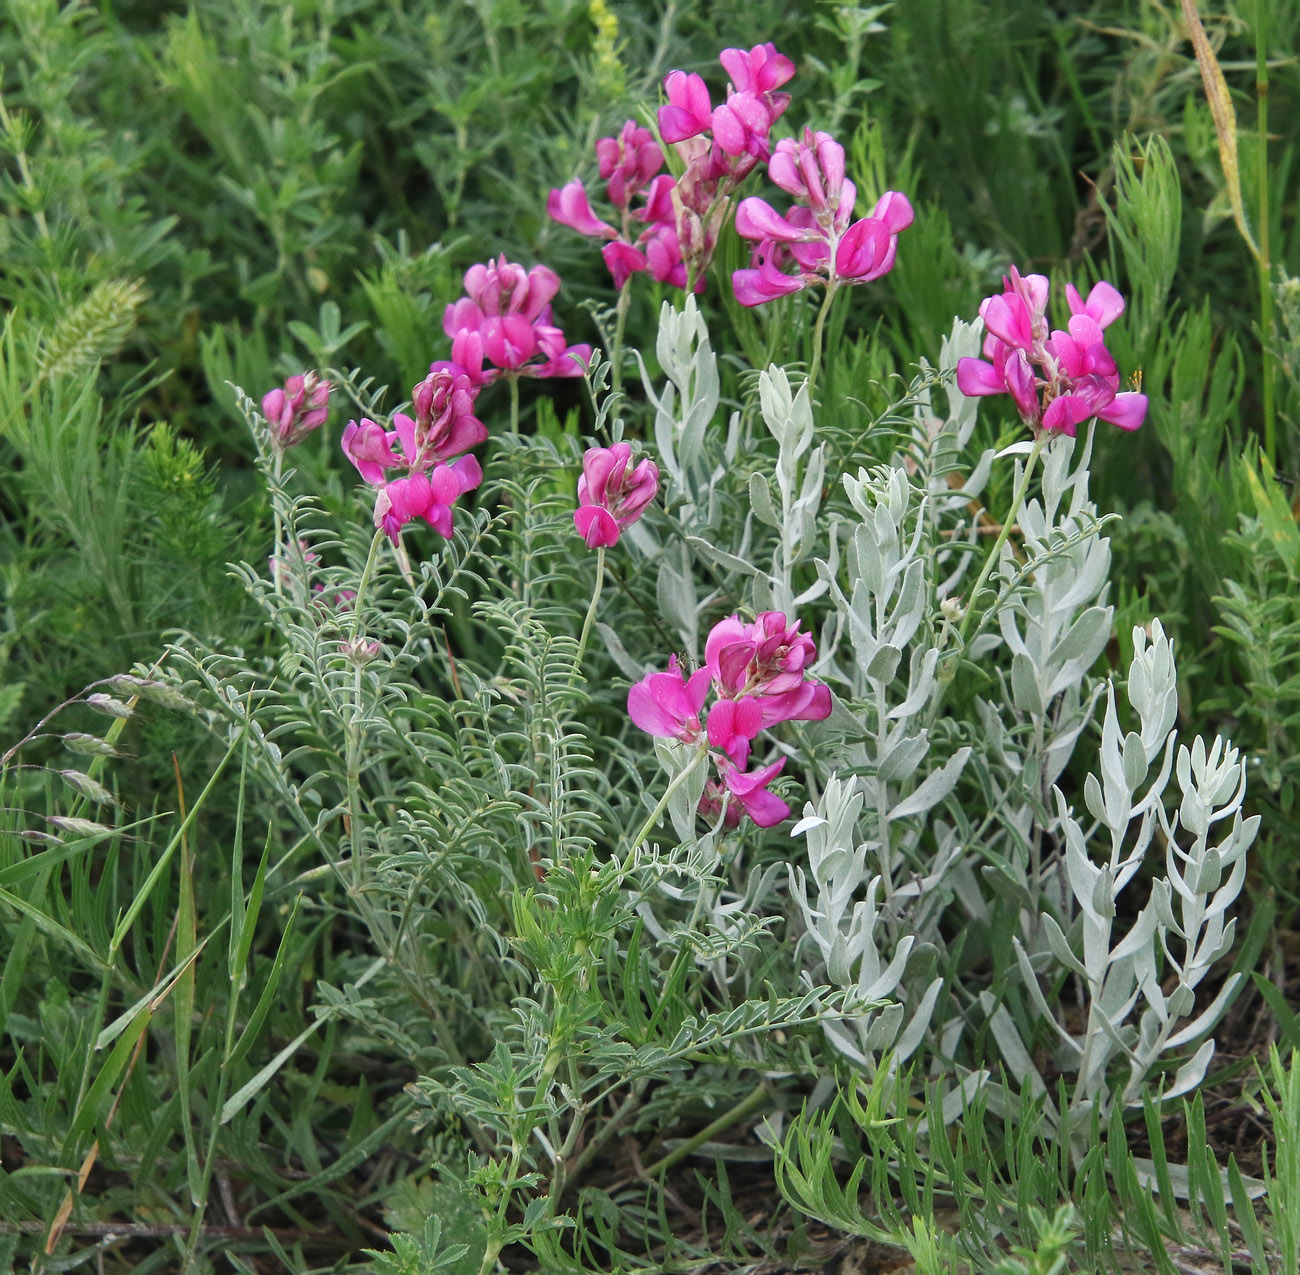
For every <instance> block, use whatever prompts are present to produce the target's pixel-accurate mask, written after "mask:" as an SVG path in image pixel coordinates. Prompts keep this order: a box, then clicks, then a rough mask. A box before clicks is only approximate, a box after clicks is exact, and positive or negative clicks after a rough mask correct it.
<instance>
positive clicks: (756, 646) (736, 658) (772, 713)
mask: <svg viewBox="0 0 1300 1275" xmlns="http://www.w3.org/2000/svg"><path fill="white" fill-rule="evenodd" d="M816 656H817V647H816V644H815V643H814V642H813V640H812V637H811V636H810V635H809V634H807V633H801V632H800V631H799V624H798V622H797V621H796V622H795V623H794V624H793V625H792V624H790V623H789V621H788V620H787V619H786V617H785V614H784V613H783V612H781V611H764V612H762V613H761V614H760V615H759V616H758V617H757V618H756V619H755V620H754V623H753V624H745V623H744V622H743V621H742V620H741V619H740V617H739V616H736V615H733V616H730V617H728V618H727V619H725V620H720V621H719V622H718V623H717V624H715V625H714V626H713V630H712V632H711V633H710V634H709V637H708V640H707V642H706V643H705V647H704V661H705V667H706V668H707V669H708V670H709V672H710V673H711V674H712V675H713V681H714V685H715V686H716V687H717V689H718V693H719V694H720V695H724V696H727V697H729V698H740V697H745V696H753V697H754V699H755V701H756V702H757V704H758V707H759V710H760V716H761V725H762V726H764V727H767V726H773V725H775V724H776V723H777V722H785V721H811V722H819V721H822V720H824V719H825V718H827V717H829V716H830V712H831V693H830V690H829V689H828V688H827V687H826V686H825V685H824V684H823V683H821V682H810V681H808V680H807V679H806V676H805V670H806V669H807V668H808V667H809V665H811V664H812V662H813V660H814V659H815V658H816Z"/></svg>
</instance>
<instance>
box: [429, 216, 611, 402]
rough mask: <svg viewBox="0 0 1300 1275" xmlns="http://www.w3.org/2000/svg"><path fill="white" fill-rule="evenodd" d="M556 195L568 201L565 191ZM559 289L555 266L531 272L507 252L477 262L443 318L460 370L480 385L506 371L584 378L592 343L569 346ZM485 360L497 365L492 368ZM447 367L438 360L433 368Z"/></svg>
mask: <svg viewBox="0 0 1300 1275" xmlns="http://www.w3.org/2000/svg"><path fill="white" fill-rule="evenodd" d="M552 193H553V194H554V195H556V196H558V197H559V201H558V203H563V192H562V191H561V192H552ZM558 203H557V206H558ZM566 206H567V207H569V209H570V211H573V213H574V216H577V217H580V216H581V212H580V210H577V211H574V209H575V205H574V199H573V196H570V197H569V201H568V204H567V205H566ZM602 233H603V232H602ZM559 287H560V279H559V276H558V275H557V274H556V273H555V271H554V270H551V269H548V268H547V267H546V266H534V267H533V268H532V269H531V270H525V269H524V268H523V266H520V265H516V264H514V263H513V262H509V261H507V260H506V259H505V256H504V255H502V256H501V257H499V258H498V259H497V260H496V261H489V262H487V263H486V264H485V265H476V266H471V267H470V268H469V269H468V270H467V271H466V272H465V292H466V295H465V296H463V297H461V299H460V300H459V301H454V302H452V303H451V304H450V305H449V306H448V307H447V309H446V311H445V312H444V313H443V317H442V327H443V331H444V332H446V334H447V335H448V336H449V337H451V361H452V363H453V364H454V365H455V370H458V371H459V372H461V373H463V374H464V375H465V376H466V377H467V378H468V379H469V381H470V383H471V384H472V385H475V386H478V385H485V384H487V383H488V382H489V381H492V380H495V379H496V378H497V377H498V376H501V375H506V376H532V377H553V376H581V375H582V374H583V373H584V372H585V371H586V366H587V364H588V363H589V362H590V361H591V346H590V345H565V342H564V333H563V332H562V331H561V330H560V329H559V328H558V327H556V326H555V324H554V323H553V322H552V318H551V307H550V300H551V298H552V297H553V296H554V295H555V294H556V292H558V291H559ZM485 359H486V360H487V362H488V363H490V364H492V365H493V366H492V367H491V368H489V369H487V370H484V367H483V362H484V360H485ZM447 366H448V365H447V364H446V363H443V362H439V363H434V364H431V365H430V370H431V371H437V370H438V369H439V368H445V367H447Z"/></svg>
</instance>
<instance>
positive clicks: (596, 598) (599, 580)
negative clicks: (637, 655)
mask: <svg viewBox="0 0 1300 1275" xmlns="http://www.w3.org/2000/svg"><path fill="white" fill-rule="evenodd" d="M604 586H605V546H604V545H599V546H598V547H597V549H596V587H595V588H594V589H593V590H592V591H591V605H590V606H589V607H588V608H587V618H586V619H585V620H583V622H582V633H581V634H580V635H579V636H578V653H577V655H575V656H574V657H573V677H572V678H571V679H570V682H569V685H570V686H572V685H573V684H574V683H575V682H576V681H577V680H578V677H579V676H580V674H581V673H582V657H583V656H584V655H585V654H586V653H587V639H588V638H589V637H590V636H591V626H592V624H593V623H594V622H595V619H596V607H597V605H598V604H599V602H600V593H601V590H602V589H603V588H604Z"/></svg>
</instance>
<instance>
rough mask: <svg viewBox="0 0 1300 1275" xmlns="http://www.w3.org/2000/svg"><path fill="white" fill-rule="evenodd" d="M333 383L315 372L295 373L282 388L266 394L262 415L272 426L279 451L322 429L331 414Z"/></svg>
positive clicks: (272, 437) (273, 437) (274, 445)
mask: <svg viewBox="0 0 1300 1275" xmlns="http://www.w3.org/2000/svg"><path fill="white" fill-rule="evenodd" d="M330 389H331V386H330V383H329V382H328V381H323V380H321V379H320V377H319V376H318V375H317V374H316V373H315V372H304V373H303V374H302V375H301V376H291V377H290V378H289V379H288V380H287V381H286V382H285V383H284V389H282V390H271V391H270V393H268V394H265V395H263V396H262V415H263V416H265V417H266V420H267V423H268V424H269V425H270V426H271V444H272V446H273V447H275V448H276V449H277V450H278V451H283V450H284V449H285V448H286V447H292V446H293V445H294V444H295V443H300V442H302V440H303V439H304V438H306V437H307V435H308V434H310V433H311V432H312V430H314V429H319V428H320V427H321V426H322V425H323V424H324V423H325V418H326V417H327V416H328V415H329V399H330Z"/></svg>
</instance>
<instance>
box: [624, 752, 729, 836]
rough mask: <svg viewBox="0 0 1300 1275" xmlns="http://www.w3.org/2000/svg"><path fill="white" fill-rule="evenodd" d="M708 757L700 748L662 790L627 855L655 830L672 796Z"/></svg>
mask: <svg viewBox="0 0 1300 1275" xmlns="http://www.w3.org/2000/svg"><path fill="white" fill-rule="evenodd" d="M708 755H709V753H708V749H707V748H705V747H703V746H701V747H699V748H698V749H697V751H696V753H695V756H694V757H692V758H691V760H690V761H689V762H687V763H686V768H685V769H684V770H683V771H682V772H681V773H680V774H678V775H677V776H676V777H675V778H674V779H673V781H672V783H670V784H669V785H668V787H667V788H665V789H664V795H663V796H662V797H660V798H659V804H658V805H657V806H656V807H655V808H654V809H653V810H652V811H651V812H650V817H649V818H648V819H647V820H646V821H645V823H644V824H643V825H642V826H641V831H640V832H638V833H637V834H636V836H635V837H633V838H632V841H631V843H630V844H629V845H628V853H629V854H630V853H632V851H634V850H635V849H636V848H637V846H639V845H640V844H641V843H642V842H643V841H644V840H645V839H646V838H647V837H648V836H649V835H650V834H651V833H652V832H653V831H654V829H655V825H656V824H657V823H658V822H659V820H660V819H661V818H662V816H663V813H664V811H665V810H667V809H668V803H669V802H670V801H671V800H672V799H673V794H674V793H675V792H676V791H677V790H678V789H679V788H680V787H681V786H682V785H683V784H684V783H685V782H686V780H687V779H688V778H689V777H690V776H691V775H693V774H694V773H695V771H696V769H697V768H698V766H699V765H700V763H701V762H702V761H703V760H704V759H705V758H706V757H707V756H708Z"/></svg>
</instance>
